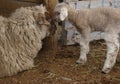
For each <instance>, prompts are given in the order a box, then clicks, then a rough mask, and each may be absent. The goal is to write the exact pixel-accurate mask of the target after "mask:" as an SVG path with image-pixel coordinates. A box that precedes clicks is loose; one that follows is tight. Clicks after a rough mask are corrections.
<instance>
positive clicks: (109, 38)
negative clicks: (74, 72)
mask: <svg viewBox="0 0 120 84" xmlns="http://www.w3.org/2000/svg"><path fill="white" fill-rule="evenodd" d="M54 12H55V14H56V16H55V19H56V20H57V21H59V20H61V21H63V20H65V19H66V18H67V19H68V20H69V21H70V22H71V23H72V24H73V25H74V26H75V27H76V28H77V30H78V31H79V32H80V34H81V43H80V45H81V47H80V57H79V59H78V60H77V61H76V62H77V63H81V64H84V63H85V62H86V61H87V57H86V54H88V52H89V41H90V40H89V38H90V37H89V36H90V33H91V32H95V31H100V32H104V33H105V34H106V35H105V37H104V38H103V39H104V40H105V41H106V44H107V55H106V60H105V63H104V66H103V69H102V71H103V72H104V73H108V72H109V71H110V70H111V69H112V67H113V66H114V64H115V62H116V57H117V54H118V51H119V40H118V37H119V35H118V34H119V33H120V16H119V15H120V10H119V9H117V8H112V7H100V8H92V9H80V10H76V9H74V8H72V7H70V6H69V5H68V4H65V3H60V4H58V5H56V7H55V10H54Z"/></svg>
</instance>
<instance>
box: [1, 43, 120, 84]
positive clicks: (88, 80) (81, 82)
mask: <svg viewBox="0 0 120 84" xmlns="http://www.w3.org/2000/svg"><path fill="white" fill-rule="evenodd" d="M90 45H91V46H90V48H91V51H90V53H89V54H88V62H87V63H86V64H85V65H78V64H76V63H75V61H76V60H77V59H78V57H79V46H62V47H61V46H60V45H59V46H58V49H57V52H56V54H55V53H54V51H53V50H47V51H45V48H43V50H42V51H41V52H40V53H39V54H38V57H37V58H36V59H35V65H36V67H35V68H33V69H31V70H28V71H23V72H21V73H19V74H17V75H16V76H12V77H6V78H2V79H0V84H118V83H120V63H116V65H115V66H114V68H113V69H112V71H111V72H110V73H109V74H102V73H101V69H102V66H103V63H104V60H105V53H106V46H105V43H104V42H102V43H101V41H99V42H97V43H96V42H95V41H94V42H92V43H91V44H90Z"/></svg>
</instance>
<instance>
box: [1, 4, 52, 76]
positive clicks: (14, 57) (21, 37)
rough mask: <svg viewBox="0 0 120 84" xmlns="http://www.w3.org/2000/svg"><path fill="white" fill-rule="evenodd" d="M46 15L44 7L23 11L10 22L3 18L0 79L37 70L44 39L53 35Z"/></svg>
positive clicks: (23, 9) (13, 15)
mask: <svg viewBox="0 0 120 84" xmlns="http://www.w3.org/2000/svg"><path fill="white" fill-rule="evenodd" d="M45 11H46V10H45V8H44V7H43V6H42V5H41V6H33V7H21V8H19V9H17V10H16V11H15V12H14V13H12V14H11V15H10V17H8V18H5V17H2V16H0V77H4V76H11V75H15V74H17V73H18V72H21V71H23V70H28V69H31V68H33V67H34V58H35V57H36V56H37V53H38V51H39V50H40V49H41V48H42V39H44V38H45V37H46V36H48V35H49V33H50V32H49V26H48V25H49V23H48V22H47V21H46V20H45V16H44V13H45ZM43 19H44V20H43Z"/></svg>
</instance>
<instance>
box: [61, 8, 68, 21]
mask: <svg viewBox="0 0 120 84" xmlns="http://www.w3.org/2000/svg"><path fill="white" fill-rule="evenodd" d="M67 16H68V10H67V8H66V7H62V8H61V11H60V20H61V21H64V20H65V18H66V17H67Z"/></svg>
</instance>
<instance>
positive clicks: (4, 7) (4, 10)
mask: <svg viewBox="0 0 120 84" xmlns="http://www.w3.org/2000/svg"><path fill="white" fill-rule="evenodd" d="M42 3H44V4H46V7H47V9H48V11H50V12H52V11H53V9H54V7H55V5H56V4H57V3H58V0H0V15H4V16H9V14H10V13H11V12H13V11H14V10H15V9H17V8H19V7H21V6H33V5H38V4H42Z"/></svg>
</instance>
